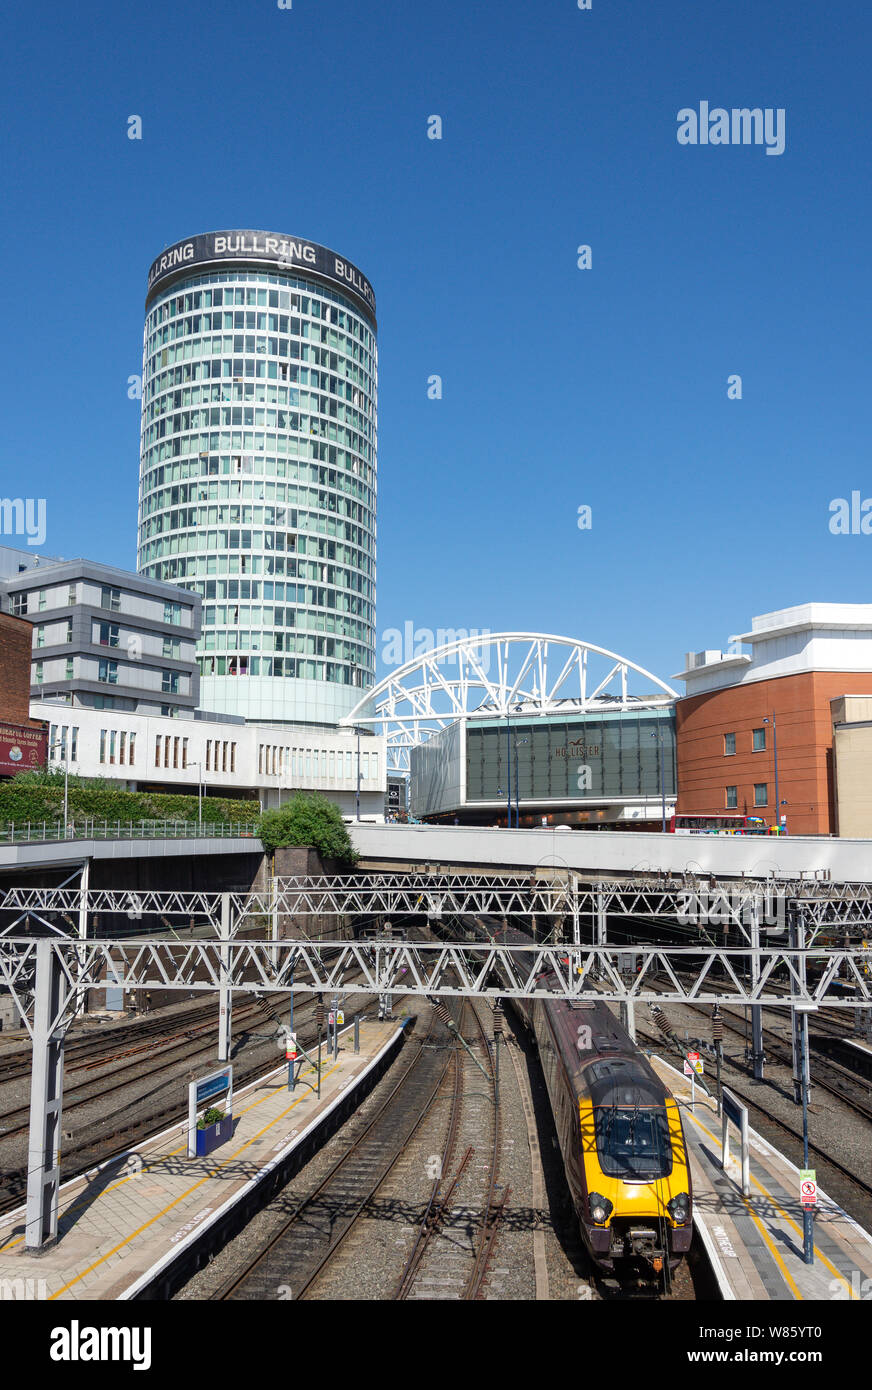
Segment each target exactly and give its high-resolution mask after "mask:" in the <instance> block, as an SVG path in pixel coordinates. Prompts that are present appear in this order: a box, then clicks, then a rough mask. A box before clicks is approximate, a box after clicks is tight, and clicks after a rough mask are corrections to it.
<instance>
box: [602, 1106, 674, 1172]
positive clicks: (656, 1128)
mask: <svg viewBox="0 0 872 1390" xmlns="http://www.w3.org/2000/svg"><path fill="white" fill-rule="evenodd" d="M594 1130H595V1133H596V1147H597V1152H598V1154H599V1158H600V1164H601V1165H602V1170H603V1172H604V1173H606V1174H607V1175H608V1177H610V1178H623V1179H624V1180H625V1181H630V1182H632V1181H639V1182H644V1181H649V1180H650V1179H651V1178H665V1177H668V1176H669V1174H670V1173H671V1172H672V1145H671V1143H670V1140H669V1127H668V1124H667V1121H666V1109H665V1107H663V1106H651V1107H641V1106H623V1105H621V1106H619V1105H598V1106H596V1107H595V1109H594Z"/></svg>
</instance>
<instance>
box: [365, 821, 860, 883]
mask: <svg viewBox="0 0 872 1390" xmlns="http://www.w3.org/2000/svg"><path fill="white" fill-rule="evenodd" d="M349 829H350V831H351V837H352V840H353V842H354V844H355V846H356V848H357V849H358V851H359V852H360V855H361V868H370V867H372V868H376V867H385V868H395V867H396V868H404V869H407V868H408V867H409V866H410V865H416V866H424V865H425V864H432V865H434V866H439V867H440V868H445V869H447V868H449V867H451V868H456V869H466V870H471V869H473V868H479V867H481V868H484V867H487V868H492V869H497V870H499V869H531V870H532V869H537V868H548V867H554V866H556V867H557V868H561V869H562V868H566V869H572V870H575V871H577V872H578V873H580V874H583V875H586V876H590V875H594V876H598V875H603V876H606V877H613V876H615V875H618V876H620V875H621V874H628V875H638V874H646V873H658V872H661V873H667V874H683V873H693V874H713V875H715V876H716V877H718V878H732V877H736V878H741V877H742V876H743V875H744V876H747V877H751V878H767V877H769V876H770V875H772V874H775V875H776V876H778V877H786V878H798V877H799V876H800V875H804V876H805V877H807V878H813V877H814V876H815V875H816V874H818V875H820V876H822V877H828V878H831V879H832V880H833V881H834V882H837V883H838V882H843V883H857V882H870V881H872V840H843V839H832V838H829V837H824V836H808V837H805V836H795V837H794V836H789V837H785V838H784V839H781V838H778V837H775V836H772V837H769V836H766V837H763V836H757V835H663V834H645V833H641V832H636V831H604V830H598V831H567V830H564V831H560V830H552V829H544V830H506V829H499V830H482V829H479V828H477V827H467V826H458V825H452V826H433V825H357V824H354V823H352V825H351V826H350V827H349Z"/></svg>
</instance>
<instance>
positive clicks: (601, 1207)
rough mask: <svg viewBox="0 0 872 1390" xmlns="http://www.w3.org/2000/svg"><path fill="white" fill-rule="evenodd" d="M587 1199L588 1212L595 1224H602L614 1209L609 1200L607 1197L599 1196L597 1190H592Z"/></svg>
mask: <svg viewBox="0 0 872 1390" xmlns="http://www.w3.org/2000/svg"><path fill="white" fill-rule="evenodd" d="M589 1201H590V1214H591V1216H592V1217H593V1220H594V1222H595V1224H596V1225H597V1226H602V1225H603V1224H604V1222H606V1221H608V1219H609V1217H610V1216H611V1214H612V1211H613V1210H614V1208H613V1206H612V1204H611V1202H610V1201H609V1199H608V1197H601V1196H600V1194H599V1193H598V1192H592V1193H591V1194H590V1198H589Z"/></svg>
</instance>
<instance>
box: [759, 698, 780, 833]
mask: <svg viewBox="0 0 872 1390" xmlns="http://www.w3.org/2000/svg"><path fill="white" fill-rule="evenodd" d="M770 722H771V724H772V757H773V760H774V763H775V829H776V833H777V834H779V835H780V834H781V801H780V800H779V797H778V730H777V728H776V725H775V715H774V714H773V715H772V718H771V721H770V720H769V719H764V720H763V723H764V724H769V723H770Z"/></svg>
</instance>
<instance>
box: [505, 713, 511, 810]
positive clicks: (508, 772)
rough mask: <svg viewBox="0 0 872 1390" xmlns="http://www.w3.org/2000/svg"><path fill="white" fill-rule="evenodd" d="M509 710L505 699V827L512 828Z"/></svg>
mask: <svg viewBox="0 0 872 1390" xmlns="http://www.w3.org/2000/svg"><path fill="white" fill-rule="evenodd" d="M511 725H512V720H511V712H510V710H509V705H508V701H506V798H507V800H506V829H507V830H511V828H512V735H511Z"/></svg>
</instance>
